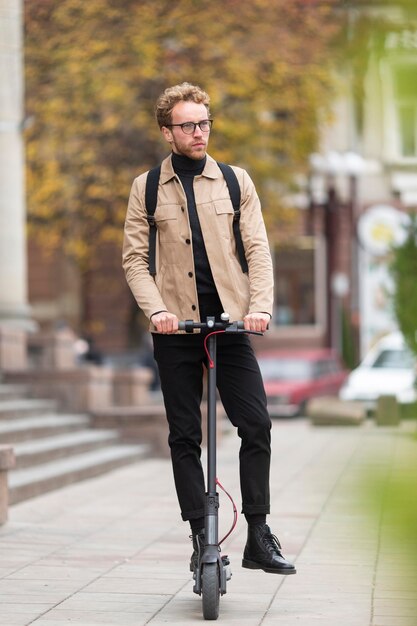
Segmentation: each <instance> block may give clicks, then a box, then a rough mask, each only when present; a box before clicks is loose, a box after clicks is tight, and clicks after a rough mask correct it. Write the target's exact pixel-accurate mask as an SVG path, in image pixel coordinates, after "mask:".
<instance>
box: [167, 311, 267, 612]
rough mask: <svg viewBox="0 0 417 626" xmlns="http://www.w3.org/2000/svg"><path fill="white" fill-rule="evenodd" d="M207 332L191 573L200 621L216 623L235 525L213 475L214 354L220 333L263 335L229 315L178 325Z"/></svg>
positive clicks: (214, 438) (228, 577)
mask: <svg viewBox="0 0 417 626" xmlns="http://www.w3.org/2000/svg"><path fill="white" fill-rule="evenodd" d="M196 329H200V330H208V331H210V332H209V333H208V334H207V335H206V337H205V340H204V347H205V350H206V353H207V371H208V376H207V492H206V500H205V546H204V549H203V550H202V551H200V553H199V555H198V564H197V567H196V569H195V571H194V580H195V583H194V587H193V591H194V593H196V594H198V595H200V596H202V605H203V617H204V619H206V620H215V619H217V618H218V616H219V604H220V596H221V595H224V594H225V593H226V582H227V581H228V580H230V578H231V576H232V573H231V568H230V561H229V559H228V557H227V556H221V554H220V552H221V550H220V544H221V543H222V542H223V541H224V540H225V539H226V537H228V536H229V535H230V533H231V532H232V530H233V528H234V526H235V525H236V521H237V511H236V507H235V506H234V503H233V500H232V498H231V497H230V495H229V494H228V493H227V491H226V490H225V489H223V487H222V485H221V484H220V483H219V481H218V479H217V477H216V473H217V469H216V464H217V454H216V388H217V387H216V350H217V336H218V335H219V334H222V333H234V334H237V333H246V334H252V335H262V334H263V333H261V332H256V331H247V330H245V328H244V324H243V322H242V321H238V322H230V321H229V315H228V314H227V313H222V315H221V322H216V321H215V318H214V317H207V319H206V321H205V322H194V321H193V320H185V321H182V322H179V330H185V332H187V333H192V332H193V331H194V330H196ZM217 486H220V487H221V489H223V491H225V493H226V495H227V496H228V497H229V498H230V500H231V501H232V503H233V511H234V523H233V526H232V528H231V529H230V531H229V532H228V533H227V535H226V536H225V537H223V539H222V540H221V541H219V524H218V521H219V516H218V509H219V494H218V493H217V489H216V488H217Z"/></svg>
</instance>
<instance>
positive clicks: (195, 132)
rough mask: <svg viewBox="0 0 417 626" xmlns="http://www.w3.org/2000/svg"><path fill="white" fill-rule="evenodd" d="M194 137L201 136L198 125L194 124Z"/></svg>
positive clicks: (201, 132)
mask: <svg viewBox="0 0 417 626" xmlns="http://www.w3.org/2000/svg"><path fill="white" fill-rule="evenodd" d="M193 134H194V136H195V135H197V136H198V137H200V136H202V134H203V131H202V130H201V128H200V127H199V125H198V124H196V126H195V128H194V133H193Z"/></svg>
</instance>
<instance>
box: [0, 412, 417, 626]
mask: <svg viewBox="0 0 417 626" xmlns="http://www.w3.org/2000/svg"><path fill="white" fill-rule="evenodd" d="M411 429H413V430H415V423H413V424H410V423H405V424H403V425H402V426H401V427H400V428H398V429H394V428H393V429H390V428H379V429H378V428H376V427H375V426H374V425H373V424H371V423H367V424H365V425H363V426H362V427H359V428H355V427H353V428H343V427H339V428H327V427H324V428H313V427H311V426H310V425H309V423H308V422H307V421H305V420H294V421H274V425H273V452H274V454H273V464H272V480H271V483H272V484H271V488H272V494H271V495H272V503H273V512H272V514H271V516H270V517H269V522H270V525H271V527H272V529H273V531H274V532H275V533H276V534H277V535H278V537H279V538H280V540H281V543H282V545H283V551H284V554H285V555H286V556H287V557H288V558H291V559H294V560H295V561H296V565H297V570H298V573H297V575H296V576H289V577H282V576H277V575H271V574H265V573H263V572H261V571H250V570H244V569H242V568H241V565H240V564H241V558H242V551H243V547H244V544H245V539H246V525H245V521H244V518H243V516H240V517H239V521H238V525H237V528H236V530H235V531H234V533H233V534H232V535H231V537H230V538H229V539H228V540H227V541H226V542H225V546H224V549H223V553H226V554H229V556H230V558H231V563H232V572H233V577H232V579H231V581H230V582H229V583H228V592H227V594H226V595H225V596H223V597H222V598H221V601H220V616H219V620H218V621H219V623H222V624H224V625H227V626H229V625H230V626H231V625H236V626H246V625H247V626H256V625H258V624H262V625H263V626H275V625H276V626H295V625H297V626H314V625H315V624H319V625H320V626H415V625H416V624H417V618H416V613H415V604H414V602H415V598H416V590H417V578H416V570H414V572H412V571H410V570H408V569H407V567H406V565H405V564H404V561H403V554H402V550H399V549H398V546H395V545H392V543H391V542H390V539H389V533H387V532H386V529H385V528H384V524H383V523H376V522H374V523H373V524H370V523H369V522H368V520H369V517H368V513H367V511H366V506H365V503H364V498H363V496H362V495H361V494H360V493H359V492H358V485H359V484H360V483H361V482H363V480H364V479H365V478H366V476H367V475H368V474H369V473H370V472H372V471H373V470H374V469H375V468H379V469H382V470H383V472H384V474H385V475H386V476H389V474H390V472H392V470H393V468H394V467H397V466H401V465H402V464H403V463H405V462H406V460H407V458H412V457H416V456H417V455H416V451H417V440H416V439H415V438H414V439H413V437H412V436H411V434H410V430H411ZM237 455H238V438H237V436H235V435H234V433H231V432H227V433H226V434H225V435H224V436H223V437H222V442H221V446H220V450H219V471H218V475H219V479H220V480H221V482H222V483H223V485H224V486H225V488H226V489H228V491H230V492H232V493H233V494H234V496H235V499H236V502H237V505H238V507H239V504H240V495H239V488H238V472H237ZM220 514H221V524H220V525H221V532H222V533H223V534H225V532H226V531H227V529H228V527H229V525H230V522H231V519H232V510H231V506H230V505H229V503H228V501H227V500H226V499H225V497H223V496H222V497H221V508H220ZM188 534H189V530H188V526H187V525H186V524H184V523H183V522H181V520H180V519H179V514H178V508H177V502H176V497H175V495H174V488H173V480H172V477H171V467H170V461H169V460H166V459H149V460H145V461H142V462H140V463H137V464H135V465H131V466H129V467H127V468H123V469H120V470H116V471H114V472H113V473H111V474H108V475H106V476H104V477H100V478H96V479H93V480H89V481H86V482H83V483H79V484H77V485H74V486H70V487H66V488H64V489H61V490H60V491H57V492H54V493H51V494H48V495H44V496H40V497H38V498H35V499H33V500H30V501H27V502H24V503H22V504H19V505H16V506H14V507H12V508H11V511H10V520H9V523H8V524H7V525H6V526H3V527H2V528H1V529H0V623H1V624H2V625H3V626H13V625H19V626H26V625H29V624H36V626H62V625H63V624H69V623H71V624H78V625H80V626H98V625H105V624H117V625H118V626H129V625H131V624H134V625H135V626H140V625H142V624H151V625H152V626H160V625H162V624H181V625H183V624H186V625H190V626H191V625H193V624H201V623H202V622H203V621H204V620H203V618H202V612H201V599H200V598H199V597H198V596H197V595H195V594H193V592H192V580H191V574H190V572H189V571H188V563H189V556H190V552H191V544H190V541H189V539H188Z"/></svg>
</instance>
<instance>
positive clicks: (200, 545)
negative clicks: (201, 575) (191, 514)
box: [190, 528, 205, 572]
mask: <svg viewBox="0 0 417 626" xmlns="http://www.w3.org/2000/svg"><path fill="white" fill-rule="evenodd" d="M190 539H192V542H193V553H192V555H191V559H190V572H194V571H195V570H196V569H197V566H198V561H199V560H200V557H201V555H202V553H203V550H204V544H205V530H204V528H203V530H200V532H198V533H196V534H194V533H193V534H192V535H190Z"/></svg>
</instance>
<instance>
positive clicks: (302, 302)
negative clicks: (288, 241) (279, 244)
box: [274, 240, 317, 326]
mask: <svg viewBox="0 0 417 626" xmlns="http://www.w3.org/2000/svg"><path fill="white" fill-rule="evenodd" d="M314 278H315V250H314V242H313V240H311V241H309V240H308V241H304V240H303V242H302V245H300V246H299V247H285V248H278V249H276V251H275V309H274V323H275V324H277V325H278V326H292V325H304V324H315V323H316V321H317V320H316V311H315V280H314Z"/></svg>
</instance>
